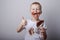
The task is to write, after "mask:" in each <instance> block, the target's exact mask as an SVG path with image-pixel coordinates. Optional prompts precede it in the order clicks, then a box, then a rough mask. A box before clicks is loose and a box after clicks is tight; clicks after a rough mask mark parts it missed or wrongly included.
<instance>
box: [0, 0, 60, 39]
mask: <svg viewBox="0 0 60 40" xmlns="http://www.w3.org/2000/svg"><path fill="white" fill-rule="evenodd" d="M34 1H39V2H40V3H41V5H42V15H41V17H40V18H41V19H44V20H45V23H46V26H47V28H48V29H47V35H48V38H47V40H60V0H0V40H24V35H25V30H23V31H22V32H21V33H17V32H16V28H17V26H18V24H19V23H20V22H21V19H22V18H21V17H22V16H24V17H25V18H26V19H30V18H31V17H30V16H31V15H30V8H29V7H30V4H31V3H32V2H34Z"/></svg>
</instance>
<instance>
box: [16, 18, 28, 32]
mask: <svg viewBox="0 0 60 40" xmlns="http://www.w3.org/2000/svg"><path fill="white" fill-rule="evenodd" d="M26 25H27V20H26V19H25V18H24V17H22V21H21V24H19V25H18V28H17V32H21V31H22V30H23V29H24V28H25V26H26Z"/></svg>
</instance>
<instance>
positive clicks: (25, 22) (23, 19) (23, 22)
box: [21, 17, 27, 26]
mask: <svg viewBox="0 0 60 40" xmlns="http://www.w3.org/2000/svg"><path fill="white" fill-rule="evenodd" d="M21 24H22V25H23V26H25V25H27V20H26V19H25V18H24V17H22V22H21Z"/></svg>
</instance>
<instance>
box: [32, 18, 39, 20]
mask: <svg viewBox="0 0 60 40" xmlns="http://www.w3.org/2000/svg"><path fill="white" fill-rule="evenodd" d="M32 21H40V19H39V18H38V19H34V18H32Z"/></svg>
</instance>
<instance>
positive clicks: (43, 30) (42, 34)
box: [40, 28, 47, 40]
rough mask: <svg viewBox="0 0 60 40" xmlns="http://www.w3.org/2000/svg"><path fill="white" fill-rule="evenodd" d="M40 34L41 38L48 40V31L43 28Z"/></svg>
mask: <svg viewBox="0 0 60 40" xmlns="http://www.w3.org/2000/svg"><path fill="white" fill-rule="evenodd" d="M40 33H41V36H42V37H43V39H44V40H46V39H47V34H46V29H44V28H41V29H40Z"/></svg>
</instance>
